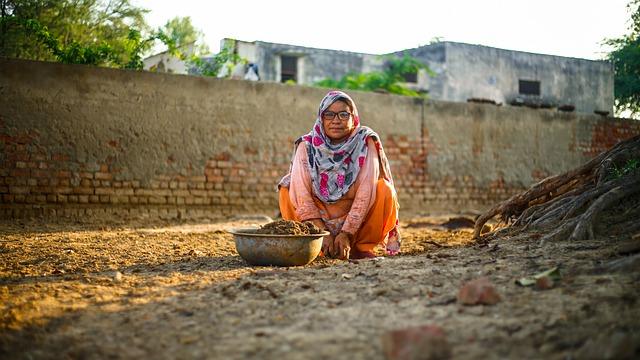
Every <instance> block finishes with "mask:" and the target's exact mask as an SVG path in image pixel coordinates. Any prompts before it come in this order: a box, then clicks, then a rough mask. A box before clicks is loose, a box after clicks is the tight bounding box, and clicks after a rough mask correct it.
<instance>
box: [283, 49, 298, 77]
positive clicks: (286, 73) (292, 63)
mask: <svg viewBox="0 0 640 360" xmlns="http://www.w3.org/2000/svg"><path fill="white" fill-rule="evenodd" d="M280 62H281V64H280V82H287V81H288V80H293V81H295V82H298V58H297V57H295V56H286V55H282V56H281V57H280Z"/></svg>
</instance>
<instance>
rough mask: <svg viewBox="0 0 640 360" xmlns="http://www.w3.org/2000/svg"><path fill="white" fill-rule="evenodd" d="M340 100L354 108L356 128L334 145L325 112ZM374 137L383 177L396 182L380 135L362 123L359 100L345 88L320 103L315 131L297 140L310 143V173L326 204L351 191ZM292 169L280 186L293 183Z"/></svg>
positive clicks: (317, 191)
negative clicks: (323, 114) (324, 125)
mask: <svg viewBox="0 0 640 360" xmlns="http://www.w3.org/2000/svg"><path fill="white" fill-rule="evenodd" d="M336 101H344V102H346V103H347V104H349V106H350V107H351V109H352V113H353V115H352V116H353V124H354V129H353V130H352V132H351V134H350V135H349V137H348V138H347V139H346V140H345V141H343V142H341V143H339V144H331V141H330V139H329V137H328V136H327V135H326V134H325V133H324V127H323V126H322V113H323V112H324V111H325V110H327V108H329V106H331V104H333V103H334V102H336ZM369 138H371V139H372V140H373V141H374V143H375V145H376V149H377V150H378V155H379V158H380V160H381V162H382V170H383V177H384V178H385V179H387V180H388V181H389V182H391V183H392V184H393V179H392V177H391V171H390V169H389V164H388V161H387V157H386V156H385V154H384V151H383V149H382V144H380V141H379V139H380V137H379V136H378V134H376V133H375V132H374V131H373V130H371V129H370V128H368V127H366V126H361V125H360V116H359V114H358V109H357V107H356V104H355V102H354V101H353V99H351V97H350V96H349V95H347V94H346V93H344V92H342V91H330V92H329V93H328V94H327V95H326V96H325V97H324V98H323V99H322V101H321V102H320V107H319V109H318V114H317V116H316V121H315V124H314V126H313V128H312V129H311V132H309V133H308V134H306V135H304V136H302V137H300V138H299V139H298V140H296V142H295V148H294V157H295V149H297V147H298V144H300V142H301V141H305V142H306V143H307V156H308V160H309V169H308V170H309V175H310V176H311V181H312V188H313V193H314V195H315V196H316V197H317V198H318V199H320V200H321V201H323V202H325V203H333V202H336V201H338V200H339V199H340V198H342V196H344V194H346V193H347V192H348V191H349V188H350V187H351V185H353V184H354V183H355V181H356V178H357V177H358V173H359V172H360V169H361V168H362V166H364V162H365V159H366V155H367V150H368V147H367V139H369ZM290 180H291V179H290V172H289V174H288V175H287V176H285V177H284V178H282V180H280V183H279V186H285V187H288V186H289V182H290Z"/></svg>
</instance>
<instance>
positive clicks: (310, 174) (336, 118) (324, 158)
mask: <svg viewBox="0 0 640 360" xmlns="http://www.w3.org/2000/svg"><path fill="white" fill-rule="evenodd" d="M278 187H279V203H280V212H281V214H282V217H283V218H284V219H285V220H296V221H311V222H313V223H314V224H315V225H316V226H318V227H319V228H321V229H326V230H328V231H329V232H330V233H331V234H330V235H327V236H325V238H324V240H323V244H322V253H323V254H324V255H325V256H330V257H335V258H340V259H349V258H350V259H358V258H368V257H375V253H374V249H375V248H376V246H384V247H385V249H386V252H387V254H390V255H394V254H396V253H398V251H399V250H400V234H399V232H398V200H397V196H396V191H395V188H394V185H393V180H392V177H391V171H390V169H389V164H388V162H387V157H386V155H385V153H384V151H383V149H382V144H381V143H380V137H379V136H378V134H376V133H375V132H374V131H373V130H371V129H370V128H368V127H366V126H362V125H360V117H359V115H358V109H357V108H356V104H355V103H354V101H353V100H352V99H351V97H349V95H347V94H345V93H344V92H341V91H331V92H329V93H328V94H327V95H326V96H325V97H324V98H323V99H322V101H321V102H320V108H319V110H318V114H317V117H316V120H315V123H314V125H313V127H312V129H311V132H309V133H308V134H306V135H304V136H302V137H300V138H299V139H298V140H296V142H295V150H294V156H293V159H292V162H291V167H290V171H289V174H287V175H286V176H285V177H283V178H282V180H280V183H279V184H278Z"/></svg>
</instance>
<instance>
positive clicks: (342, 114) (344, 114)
mask: <svg viewBox="0 0 640 360" xmlns="http://www.w3.org/2000/svg"><path fill="white" fill-rule="evenodd" d="M336 115H338V119H340V120H342V121H346V120H349V118H351V113H350V112H348V111H339V112H337V113H335V112H333V111H325V112H323V113H322V119H323V120H333V119H335V118H336Z"/></svg>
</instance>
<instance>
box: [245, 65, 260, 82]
mask: <svg viewBox="0 0 640 360" xmlns="http://www.w3.org/2000/svg"><path fill="white" fill-rule="evenodd" d="M244 79H245V80H249V81H258V80H260V73H259V72H258V65H257V64H254V63H249V65H247V72H246V74H244Z"/></svg>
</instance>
